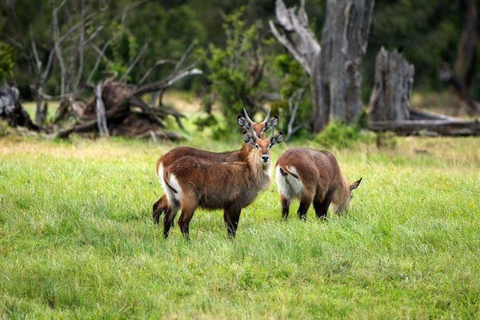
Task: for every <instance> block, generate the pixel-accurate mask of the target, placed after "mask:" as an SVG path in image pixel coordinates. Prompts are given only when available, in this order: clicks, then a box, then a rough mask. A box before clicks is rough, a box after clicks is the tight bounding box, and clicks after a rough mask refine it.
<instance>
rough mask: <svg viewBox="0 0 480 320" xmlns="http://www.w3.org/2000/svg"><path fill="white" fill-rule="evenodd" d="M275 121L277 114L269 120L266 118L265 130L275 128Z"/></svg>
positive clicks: (276, 120) (276, 121)
mask: <svg viewBox="0 0 480 320" xmlns="http://www.w3.org/2000/svg"><path fill="white" fill-rule="evenodd" d="M277 123H278V117H277V116H273V117H271V118H270V120H268V122H267V124H266V125H265V131H267V130H269V129H272V128H275V126H276V125H277Z"/></svg>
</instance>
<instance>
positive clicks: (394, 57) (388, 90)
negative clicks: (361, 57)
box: [368, 47, 480, 136]
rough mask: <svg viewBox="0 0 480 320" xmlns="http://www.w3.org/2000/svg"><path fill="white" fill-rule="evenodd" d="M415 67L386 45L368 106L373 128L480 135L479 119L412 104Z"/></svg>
mask: <svg viewBox="0 0 480 320" xmlns="http://www.w3.org/2000/svg"><path fill="white" fill-rule="evenodd" d="M413 77H414V67H413V65H411V64H410V63H408V62H407V61H406V60H405V59H404V58H403V56H402V54H401V53H399V52H397V51H394V52H388V51H386V50H385V49H384V48H383V47H382V48H381V49H380V51H379V52H378V54H377V57H376V60H375V83H374V89H373V92H372V95H371V97H370V106H369V109H368V119H369V127H370V129H371V130H373V131H393V132H395V133H397V134H400V135H422V134H424V135H449V136H467V135H479V134H480V123H479V122H478V121H463V120H460V119H456V118H452V117H447V116H443V115H439V114H434V113H429V112H424V111H420V110H415V109H412V108H411V107H410V97H411V92H412V87H413Z"/></svg>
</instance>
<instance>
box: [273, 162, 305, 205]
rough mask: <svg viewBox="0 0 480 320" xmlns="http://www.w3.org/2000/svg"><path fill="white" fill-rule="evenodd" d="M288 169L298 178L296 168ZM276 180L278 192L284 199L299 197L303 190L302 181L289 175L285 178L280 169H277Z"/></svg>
mask: <svg viewBox="0 0 480 320" xmlns="http://www.w3.org/2000/svg"><path fill="white" fill-rule="evenodd" d="M287 169H288V170H289V171H290V172H292V173H294V174H296V175H297V176H298V172H297V169H295V167H287ZM275 179H276V180H277V187H278V192H279V193H280V194H281V195H283V196H284V197H286V198H288V199H291V198H292V197H298V196H299V195H300V193H301V192H302V190H303V183H302V181H300V179H297V178H295V177H293V176H292V175H290V174H287V175H286V176H285V177H284V176H283V175H282V174H281V173H280V167H279V166H277V167H276V168H275Z"/></svg>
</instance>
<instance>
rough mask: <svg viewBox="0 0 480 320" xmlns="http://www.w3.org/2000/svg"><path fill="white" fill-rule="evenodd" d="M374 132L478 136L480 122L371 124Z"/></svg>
mask: <svg viewBox="0 0 480 320" xmlns="http://www.w3.org/2000/svg"><path fill="white" fill-rule="evenodd" d="M370 129H371V130H373V131H393V132H395V133H396V134H399V135H441V136H478V135H480V122H479V121H478V120H475V121H451V120H406V121H399V122H392V121H378V122H371V123H370Z"/></svg>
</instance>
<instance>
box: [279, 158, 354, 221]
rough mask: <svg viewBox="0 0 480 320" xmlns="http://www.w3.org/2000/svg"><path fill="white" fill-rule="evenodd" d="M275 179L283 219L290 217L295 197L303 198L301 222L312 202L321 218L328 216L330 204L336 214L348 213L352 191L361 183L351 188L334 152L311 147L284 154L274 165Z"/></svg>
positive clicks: (301, 200) (300, 212) (299, 214)
mask: <svg viewBox="0 0 480 320" xmlns="http://www.w3.org/2000/svg"><path fill="white" fill-rule="evenodd" d="M275 178H276V180H277V186H278V192H279V194H280V202H281V204H282V216H283V218H284V219H287V218H288V213H289V209H290V202H291V200H292V198H300V206H299V207H298V212H297V213H298V216H299V218H300V219H306V215H307V211H308V208H309V207H310V205H311V204H312V202H313V207H314V208H315V213H316V215H317V217H318V218H322V217H323V218H324V217H326V215H327V211H328V207H329V206H330V203H333V204H334V205H335V207H336V209H335V211H336V213H340V212H343V211H346V210H347V209H348V206H349V204H350V199H351V198H352V197H353V195H352V191H353V190H354V189H356V188H357V187H358V185H359V184H360V182H361V181H362V179H360V180H358V181H356V182H354V183H353V184H351V185H349V183H348V181H347V179H345V177H344V176H343V175H342V173H341V172H340V167H339V166H338V162H337V160H336V159H335V156H334V155H333V154H332V153H331V152H328V151H325V150H321V151H319V150H315V149H311V148H292V149H288V150H287V151H285V152H284V153H283V154H282V155H281V156H280V158H278V160H277V163H276V165H275Z"/></svg>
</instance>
